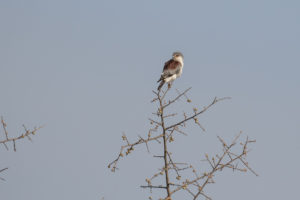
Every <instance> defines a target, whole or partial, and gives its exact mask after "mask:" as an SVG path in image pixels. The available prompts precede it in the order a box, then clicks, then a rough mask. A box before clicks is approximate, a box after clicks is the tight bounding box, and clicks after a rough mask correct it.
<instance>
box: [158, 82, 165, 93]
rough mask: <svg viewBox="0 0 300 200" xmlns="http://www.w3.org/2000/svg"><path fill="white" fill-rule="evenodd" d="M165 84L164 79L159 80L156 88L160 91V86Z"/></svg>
mask: <svg viewBox="0 0 300 200" xmlns="http://www.w3.org/2000/svg"><path fill="white" fill-rule="evenodd" d="M164 84H165V81H164V80H161V82H160V84H159V86H158V88H157V90H158V91H160V89H161V87H162V86H163V85H164Z"/></svg>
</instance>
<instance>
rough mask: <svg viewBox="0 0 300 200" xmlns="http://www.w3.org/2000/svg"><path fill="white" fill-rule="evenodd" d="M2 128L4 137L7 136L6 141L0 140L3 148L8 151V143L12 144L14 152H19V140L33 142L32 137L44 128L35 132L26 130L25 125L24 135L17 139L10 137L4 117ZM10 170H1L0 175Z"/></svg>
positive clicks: (36, 129)
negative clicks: (17, 143)
mask: <svg viewBox="0 0 300 200" xmlns="http://www.w3.org/2000/svg"><path fill="white" fill-rule="evenodd" d="M1 126H2V128H3V132H4V136H5V139H3V140H1V139H0V144H3V146H4V147H5V148H6V150H9V148H8V146H7V144H8V143H12V144H13V148H14V151H17V148H16V141H18V140H22V139H24V138H27V139H28V140H30V141H32V140H31V137H30V136H32V135H35V134H36V132H37V131H38V130H39V129H41V128H42V126H41V127H38V128H34V129H33V130H29V129H27V128H26V126H25V125H23V128H24V133H22V134H21V135H19V136H17V137H9V136H8V131H7V124H6V123H5V121H4V119H3V117H2V116H1ZM7 169H8V168H4V169H1V170H0V173H1V172H3V171H5V170H7ZM0 179H1V180H4V179H3V178H1V177H0Z"/></svg>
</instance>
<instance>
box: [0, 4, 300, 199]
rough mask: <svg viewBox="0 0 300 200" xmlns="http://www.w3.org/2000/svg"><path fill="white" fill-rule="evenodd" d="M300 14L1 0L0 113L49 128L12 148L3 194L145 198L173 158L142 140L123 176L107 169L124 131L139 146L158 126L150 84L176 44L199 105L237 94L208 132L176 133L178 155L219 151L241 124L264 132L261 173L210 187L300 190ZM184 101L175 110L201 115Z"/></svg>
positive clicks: (250, 191)
mask: <svg viewBox="0 0 300 200" xmlns="http://www.w3.org/2000/svg"><path fill="white" fill-rule="evenodd" d="M299 10H300V3H299V1H296V0H294V1H292V0H285V1H283V0H282V1H278V0H269V1H267V0H252V1H238V0H235V1H233V0H226V1H221V0H218V1H217V0H216V1H208V0H202V1H199V0H198V1H175V0H172V1H170V0H164V1H143V0H136V1H113V0H110V1H96V0H94V1H74V0H73V1H71V0H70V1H64V0H63V1H62V0H59V1H57V0H52V1H41V0H36V1H33V0H26V1H21V0H20V1H4V0H2V1H0V92H1V94H0V115H2V116H3V117H4V118H5V120H6V122H7V124H8V131H9V134H10V136H16V135H18V134H20V133H21V132H22V130H23V129H22V124H26V125H27V127H28V128H33V127H34V126H39V125H45V127H44V128H43V129H42V130H40V131H39V132H38V134H37V135H36V136H34V137H33V143H31V142H29V141H28V140H23V141H18V142H17V152H13V151H12V148H11V151H9V152H7V151H6V150H5V148H4V146H1V149H0V156H1V161H0V168H1V169H2V168H4V167H9V170H7V171H5V172H4V173H2V174H0V176H1V177H3V178H5V179H6V181H5V182H4V181H0V199H1V200H2V199H3V200H17V199H27V200H42V199H43V200H52V199H72V200H81V199H91V200H92V199H98V200H99V199H101V198H102V197H105V200H116V199H147V198H148V196H149V194H150V193H149V192H148V191H147V190H143V189H141V188H140V187H139V186H140V185H142V184H145V181H144V180H145V178H146V177H149V176H150V175H152V174H153V173H154V172H155V171H156V170H157V169H158V168H159V167H161V165H162V163H161V162H160V161H159V160H157V159H153V158H152V154H147V153H146V148H145V147H144V146H141V147H140V148H137V149H136V151H135V152H133V153H132V154H131V155H130V156H129V157H127V158H126V159H125V160H121V162H120V165H119V167H120V170H119V171H117V173H111V172H110V171H109V169H108V168H107V164H108V163H109V162H110V161H112V160H113V159H114V158H115V156H116V155H117V153H118V151H119V147H120V145H121V144H122V143H121V142H122V141H121V135H122V132H123V131H124V132H126V133H127V135H128V137H129V138H130V139H132V140H133V139H135V138H137V135H145V134H146V133H147V130H148V128H149V127H150V125H149V122H148V121H147V118H148V117H150V116H151V112H154V111H155V109H156V105H153V104H151V103H150V100H151V98H152V97H153V94H152V92H151V91H152V90H155V89H156V87H157V84H156V81H157V79H158V78H159V75H160V73H161V70H162V67H163V64H164V62H165V61H166V60H167V59H169V58H170V57H171V54H172V52H173V51H177V50H179V51H181V52H182V53H183V54H184V56H185V67H184V70H183V75H182V77H181V78H180V79H178V80H176V82H175V84H174V88H178V89H179V90H184V89H186V88H187V87H190V86H192V87H193V89H192V90H191V92H190V95H189V96H190V98H191V99H192V101H193V102H192V104H193V105H194V106H198V108H201V107H202V106H205V105H207V104H208V103H210V102H211V101H212V99H213V98H214V97H215V96H218V97H223V96H231V97H232V100H230V101H225V102H221V103H220V104H218V105H216V106H215V107H213V108H212V109H211V110H210V111H208V112H207V113H205V114H204V115H202V116H201V117H200V118H199V120H200V122H201V123H202V125H203V126H204V127H205V128H206V130H207V131H206V132H205V133H203V132H202V131H201V129H199V128H197V127H196V126H195V125H194V124H193V123H191V124H190V126H189V127H190V128H189V129H188V130H187V131H189V137H183V136H177V137H176V138H175V143H173V144H172V147H171V148H173V150H174V151H175V152H174V154H175V155H176V156H175V158H177V160H178V161H192V162H198V161H200V160H201V159H202V158H203V155H204V153H206V152H208V153H211V154H212V155H213V153H215V152H219V151H220V150H221V146H220V145H219V143H218V141H217V137H216V136H217V135H220V136H222V137H223V138H224V139H225V140H226V141H230V140H231V138H233V137H234V136H235V135H236V134H237V133H238V132H239V131H240V130H242V131H243V132H244V134H245V136H246V135H248V136H249V137H250V138H253V139H256V140H257V143H256V144H255V145H253V146H252V152H251V153H250V154H249V162H250V164H251V166H252V167H253V168H254V169H255V170H256V171H257V172H258V173H259V175H260V176H259V177H255V176H254V175H253V174H251V173H247V174H244V173H238V172H237V173H232V172H231V171H226V172H224V173H223V174H221V175H219V176H217V177H216V178H215V180H216V182H217V183H216V184H214V185H209V186H208V187H207V188H206V192H207V194H209V195H210V196H211V197H212V198H213V199H245V200H252V199H295V198H297V196H299V194H298V193H299V179H300V173H299V169H300V161H299V153H300V144H299V140H300V136H299V134H300V133H299V131H300V120H299V119H300V116H299V115H300V114H299V113H300V105H299V102H300V92H299V86H300V80H299V74H300V66H299V65H300V56H299V55H300V37H299V35H300V12H299ZM172 94H174V93H171V94H170V95H172ZM183 104H184V102H183V101H181V102H179V104H178V107H175V106H174V107H173V108H174V109H175V108H176V111H178V112H179V113H182V111H183V110H187V111H189V112H190V111H191V110H192V106H191V105H188V106H183ZM0 134H1V138H4V137H3V136H4V134H3V131H2V130H1V132H0ZM176 144H177V145H176ZM155 147H156V146H155ZM155 150H157V149H154V151H155ZM199 163H200V164H199V165H198V167H199V169H200V171H201V164H203V163H201V162H199ZM175 199H188V198H187V195H186V194H179V196H178V198H175Z"/></svg>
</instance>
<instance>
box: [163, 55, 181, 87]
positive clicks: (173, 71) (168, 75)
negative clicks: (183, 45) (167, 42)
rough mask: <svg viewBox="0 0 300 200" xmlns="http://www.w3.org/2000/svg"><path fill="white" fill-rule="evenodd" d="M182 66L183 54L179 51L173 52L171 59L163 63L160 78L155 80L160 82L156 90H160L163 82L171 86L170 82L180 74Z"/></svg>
mask: <svg viewBox="0 0 300 200" xmlns="http://www.w3.org/2000/svg"><path fill="white" fill-rule="evenodd" d="M182 68H183V55H182V53H180V52H174V53H173V56H172V59H170V60H169V61H168V62H166V63H165V66H164V69H163V72H162V73H161V76H160V79H159V80H158V81H157V82H160V84H159V86H158V88H157V90H160V89H161V87H162V86H163V85H164V84H165V83H168V87H171V84H170V83H172V82H173V81H174V80H175V79H176V78H177V77H179V76H180V75H181V74H182ZM169 82H170V83H169Z"/></svg>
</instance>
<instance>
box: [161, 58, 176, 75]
mask: <svg viewBox="0 0 300 200" xmlns="http://www.w3.org/2000/svg"><path fill="white" fill-rule="evenodd" d="M180 67H181V64H180V62H177V61H175V60H172V59H171V60H169V61H167V62H166V63H165V66H164V70H163V73H162V77H163V78H168V77H170V76H172V75H174V74H178V73H179V71H180Z"/></svg>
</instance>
